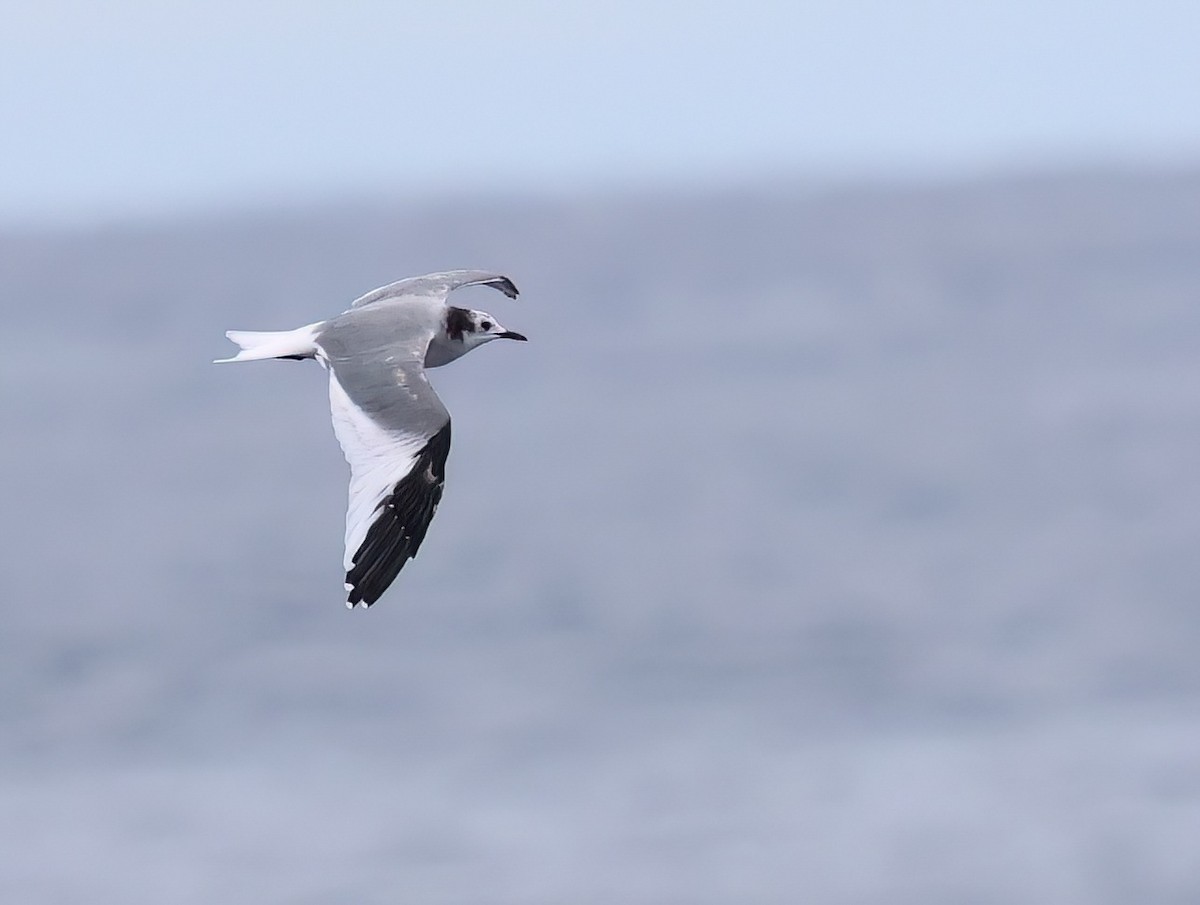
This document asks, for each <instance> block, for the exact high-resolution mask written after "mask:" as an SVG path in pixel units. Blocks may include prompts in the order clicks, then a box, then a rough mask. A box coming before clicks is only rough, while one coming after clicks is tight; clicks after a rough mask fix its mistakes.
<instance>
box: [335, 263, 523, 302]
mask: <svg viewBox="0 0 1200 905" xmlns="http://www.w3.org/2000/svg"><path fill="white" fill-rule="evenodd" d="M463 286H491V287H492V288H493V289H497V290H499V291H500V292H503V293H504V294H505V295H506V296H508V297H509V298H510V299H515V298H516V297H517V287H516V285H515V284H514V283H513V281H512V280H510V279H509V278H508V277H506V276H504V275H503V274H500V273H489V272H487V271H486V270H446V271H442V272H440V273H427V274H425V275H424V276H419V277H409V278H408V279H406V280H397V281H396V282H395V283H388V285H386V286H380V287H379V288H378V289H372V290H371V291H370V292H368V293H367V294H366V295H364V296H360V297H359V298H357V299H355V300H354V301H353V302H351V303H350V308H351V309H354V308H361V307H363V306H364V305H370V304H373V303H374V302H382V301H385V300H387V299H396V298H404V297H406V296H434V297H436V298H438V299H440V300H441V301H445V299H446V296H448V295H449V294H450V293H451V292H453V291H454V290H455V289H460V288H462V287H463Z"/></svg>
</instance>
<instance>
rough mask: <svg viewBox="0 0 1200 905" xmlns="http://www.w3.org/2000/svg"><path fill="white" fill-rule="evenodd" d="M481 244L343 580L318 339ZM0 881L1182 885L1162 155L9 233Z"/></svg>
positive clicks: (1187, 569)
mask: <svg viewBox="0 0 1200 905" xmlns="http://www.w3.org/2000/svg"><path fill="white" fill-rule="evenodd" d="M446 267H487V268H496V269H501V270H504V271H505V272H508V273H510V274H511V275H512V276H513V277H514V279H515V280H516V282H517V283H518V285H519V286H520V287H521V289H522V298H521V299H520V300H519V301H517V302H509V301H507V300H505V299H504V298H503V297H502V296H500V295H498V294H495V293H491V292H489V291H488V290H472V291H470V292H468V293H467V294H466V295H465V296H464V299H463V300H464V301H467V302H469V303H470V304H473V305H476V306H478V307H485V308H488V309H489V310H491V311H493V312H494V313H496V314H497V315H498V316H500V317H501V318H502V319H503V321H504V323H505V324H507V325H509V326H510V327H511V328H513V329H516V330H520V331H521V332H523V333H527V334H528V335H529V336H530V338H531V342H530V343H528V344H527V345H520V346H518V345H516V344H494V345H492V346H489V347H487V348H485V349H483V350H481V351H479V352H476V353H475V354H473V355H471V356H469V357H468V358H466V359H464V360H463V361H461V362H458V363H456V364H454V365H452V366H450V367H448V368H444V369H441V370H439V371H437V372H435V373H434V375H433V378H434V383H435V385H436V386H437V387H438V389H439V391H440V392H441V393H442V395H443V397H444V399H445V400H446V402H447V405H448V406H449V408H450V409H451V411H452V413H453V415H454V419H455V420H454V448H453V450H452V452H451V458H450V462H449V466H448V483H447V493H446V497H445V500H444V502H443V505H442V507H441V509H440V511H439V513H438V517H437V519H436V520H435V522H434V525H433V527H432V529H431V530H430V534H429V537H428V539H427V541H426V545H425V547H424V548H423V550H422V552H421V555H420V556H419V557H418V559H417V560H416V561H415V562H414V563H412V564H410V565H409V566H408V567H407V568H406V569H405V571H404V572H403V573H402V574H401V576H400V579H399V580H398V581H397V583H396V585H395V586H394V587H393V589H392V590H391V591H390V592H389V593H388V595H387V596H385V598H384V599H383V601H382V602H381V603H380V604H379V605H378V606H376V607H375V608H373V609H372V610H370V611H369V612H362V611H355V612H347V611H346V610H345V608H344V607H343V605H342V603H341V600H342V596H343V595H342V591H341V581H342V576H341V572H340V568H339V565H340V562H341V549H340V543H341V537H342V518H343V513H344V508H343V507H344V502H345V482H346V473H345V465H344V463H343V461H342V459H341V454H340V451H339V450H338V448H337V444H336V442H335V441H334V439H333V436H332V431H331V429H330V426H329V420H328V419H329V416H328V410H327V402H326V397H325V392H326V391H325V382H324V375H323V374H322V372H321V371H320V369H319V368H317V367H316V366H314V365H312V364H311V363H306V364H296V363H291V362H279V363H276V362H267V363H261V364H247V365H237V366H229V365H223V366H221V367H215V366H212V365H210V364H209V361H210V360H211V359H212V358H216V357H222V356H224V355H225V354H227V353H228V352H229V351H230V350H231V348H232V347H231V346H229V345H228V343H226V341H225V340H224V339H223V338H222V332H223V331H224V330H225V329H230V328H244V329H283V328H290V327H293V326H297V325H300V324H303V323H308V322H311V321H314V320H317V319H320V318H322V317H324V316H328V315H330V314H333V313H335V312H337V311H338V310H340V309H341V308H342V307H343V306H344V305H345V304H346V303H347V302H348V301H349V300H350V299H352V298H353V297H355V296H356V295H358V294H359V293H361V292H363V291H365V290H367V289H370V288H372V287H373V286H375V285H378V284H380V283H383V282H387V281H389V280H391V279H395V278H398V277H401V276H406V275H410V274H413V273H419V272H424V271H427V270H434V269H441V268H446ZM0 299H3V304H4V332H5V341H4V348H5V354H4V356H3V358H2V359H0V374H2V382H0V394H2V395H0V399H2V403H3V411H2V413H0V414H2V415H3V419H4V423H5V425H6V430H5V433H4V438H5V442H4V444H3V448H2V451H0V462H2V463H3V465H4V467H3V468H2V469H0V498H2V499H3V500H4V501H5V507H4V509H5V515H4V526H5V528H4V543H3V545H0V581H2V586H0V588H2V594H3V610H2V617H0V618H2V628H0V803H2V805H3V806H2V807H0V899H3V900H4V901H12V902H26V903H59V902H62V903H70V902H78V901H88V902H121V903H143V902H144V903H160V902H178V903H211V902H224V903H233V905H237V903H254V905H263V903H285V902H286V903H297V902H298V903H311V905H318V903H322V905H323V903H331V905H332V903H345V902H355V903H381V905H382V903H394V902H403V901H411V902H421V903H429V905H439V903H456V905H457V903H462V905H467V903H513V905H530V903H546V905H557V903H565V902H570V903H596V905H601V903H604V905H607V903H611V902H630V903H646V905H651V903H654V905H658V903H712V905H724V903H793V902H822V903H860V902H880V901H887V902H912V903H922V905H925V903H964V902H972V903H974V902H978V903H1008V902H1013V903H1080V905H1082V903H1096V902H1099V903H1127V902H1128V903H1142V902H1150V901H1155V902H1192V901H1195V900H1196V899H1197V898H1200V841H1198V840H1200V708H1198V698H1197V695H1198V693H1200V656H1197V653H1196V652H1197V650H1198V649H1200V616H1198V613H1200V608H1198V606H1200V557H1198V556H1197V554H1196V544H1197V539H1198V538H1200V468H1198V467H1197V462H1198V461H1200V448H1198V447H1200V397H1198V395H1197V392H1198V390H1200V356H1198V355H1197V349H1198V347H1200V174H1197V173H1175V174H1157V175H1151V174H1144V175H1129V174H1125V175H1094V176H1068V175H1064V176H1057V177H1053V176H1047V177H1044V178H1028V179H1008V180H994V181H989V182H979V183H974V184H961V185H954V186H943V187H928V188H906V189H889V188H885V187H876V188H862V189H857V190H849V189H847V190H843V191H837V192H832V191H831V192H826V193H817V194H804V193H799V192H792V193H788V192H781V193H778V194H767V193H763V194H760V195H755V194H751V193H745V194H739V193H713V194H712V195H710V196H705V197H701V196H689V197H662V198H639V197H627V198H611V199H600V198H580V199H574V200H545V199H543V200H527V199H521V198H514V199H500V198H493V199H490V200H486V201H478V202H472V201H468V200H459V201H454V202H450V203H447V204H445V205H435V204H423V205H419V206H406V205H403V204H394V205H380V206H374V207H372V206H358V207H356V206H346V207H343V208H323V209H307V210H296V211H291V212H280V213H278V214H261V215H257V216H240V217H235V216H232V215H231V216H230V217H228V218H219V217H214V218H212V219H210V220H206V221H196V220H193V221H188V222H179V223H163V224H148V225H143V226H137V227H134V226H129V227H123V228H109V229H97V230H93V231H85V232H74V233H29V232H26V233H21V232H19V231H11V230H10V231H9V232H8V233H6V234H3V235H0Z"/></svg>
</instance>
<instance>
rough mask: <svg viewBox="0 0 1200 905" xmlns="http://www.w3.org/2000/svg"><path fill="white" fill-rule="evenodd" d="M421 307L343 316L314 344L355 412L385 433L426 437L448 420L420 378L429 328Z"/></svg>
mask: <svg viewBox="0 0 1200 905" xmlns="http://www.w3.org/2000/svg"><path fill="white" fill-rule="evenodd" d="M423 307H424V306H402V307H401V308H399V309H396V308H393V307H391V306H388V307H387V308H384V309H372V310H371V311H348V312H346V313H344V314H341V315H339V316H338V317H336V318H334V319H333V320H331V321H327V322H326V324H325V326H324V327H323V329H322V330H321V332H320V333H319V334H318V335H317V338H316V344H317V346H318V347H319V348H320V350H321V351H322V353H324V357H325V359H326V361H327V362H328V364H329V367H330V369H331V370H332V371H333V373H334V374H335V375H337V381H338V383H339V384H340V385H341V387H342V389H343V390H344V391H345V393H346V395H347V396H348V397H349V398H350V401H351V402H353V403H354V404H355V405H356V406H357V407H358V408H360V409H362V411H363V412H364V413H366V414H367V415H368V416H370V418H371V420H372V421H374V422H375V423H376V424H378V425H379V426H380V427H383V428H385V429H387V430H390V431H395V432H398V433H403V434H407V435H409V436H419V437H432V436H433V435H434V434H436V433H437V432H438V431H439V430H440V429H441V427H442V426H443V425H444V424H445V423H446V421H447V420H448V419H449V417H450V415H449V413H448V412H447V411H446V407H445V406H444V405H443V404H442V400H441V399H439V398H438V395H437V393H435V392H434V390H433V387H432V386H430V384H429V380H428V378H426V376H425V365H424V361H425V350H426V349H427V348H428V346H429V342H430V340H431V339H433V334H434V327H433V326H432V323H433V322H432V321H431V319H430V317H429V312H427V311H423V310H421V309H422V308H423Z"/></svg>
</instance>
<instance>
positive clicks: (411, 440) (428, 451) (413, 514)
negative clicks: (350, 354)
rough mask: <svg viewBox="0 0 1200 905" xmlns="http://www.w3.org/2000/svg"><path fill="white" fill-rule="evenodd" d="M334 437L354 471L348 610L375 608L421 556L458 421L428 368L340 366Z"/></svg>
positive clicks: (332, 383) (334, 387) (353, 362)
mask: <svg viewBox="0 0 1200 905" xmlns="http://www.w3.org/2000/svg"><path fill="white" fill-rule="evenodd" d="M329 404H330V410H331V411H332V413H333V430H334V433H335V434H336V435H337V438H338V442H339V443H340V444H341V446H342V452H343V453H345V456H346V461H347V462H349V463H350V497H349V505H348V508H347V510H346V555H345V558H344V560H343V565H344V566H345V568H346V591H347V592H348V597H347V601H346V602H347V605H348V606H351V607H353V606H354V605H355V604H362V605H363V606H370V605H371V604H373V603H374V602H375V601H376V600H378V599H379V597H380V595H381V594H383V592H384V591H386V590H387V588H388V586H389V585H390V584H391V583H392V582H393V581H394V580H395V578H396V576H397V575H398V574H399V572H400V570H401V569H402V568H403V567H404V564H405V563H406V562H408V560H410V559H412V558H413V557H414V556H416V555H417V550H418V548H420V546H421V541H423V540H424V539H425V532H426V531H427V530H428V528H429V523H430V521H431V520H432V519H433V515H434V513H435V512H436V511H437V506H438V502H439V501H440V500H441V498H442V485H443V483H444V482H445V479H446V457H447V455H449V453H450V415H449V413H448V412H447V411H446V408H445V406H444V405H442V401H441V400H440V399H439V398H438V396H437V394H436V393H435V392H434V391H433V387H431V386H430V385H429V381H428V380H427V379H426V377H425V370H424V368H423V367H422V366H421V363H420V361H401V362H396V361H394V360H388V358H387V357H383V356H371V357H364V358H361V359H341V360H337V359H335V360H333V361H331V363H330V369H329Z"/></svg>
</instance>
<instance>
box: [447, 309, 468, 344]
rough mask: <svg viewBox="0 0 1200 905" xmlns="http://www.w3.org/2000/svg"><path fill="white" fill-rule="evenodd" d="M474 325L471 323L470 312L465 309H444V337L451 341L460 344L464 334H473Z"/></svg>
mask: <svg viewBox="0 0 1200 905" xmlns="http://www.w3.org/2000/svg"><path fill="white" fill-rule="evenodd" d="M474 332H475V324H474V323H472V321H471V312H470V311H468V310H467V309H466V308H447V309H446V335H447V336H449V337H450V338H451V339H456V340H458V341H459V342H462V338H463V334H464V333H474Z"/></svg>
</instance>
